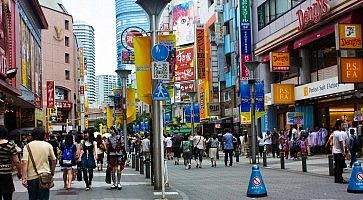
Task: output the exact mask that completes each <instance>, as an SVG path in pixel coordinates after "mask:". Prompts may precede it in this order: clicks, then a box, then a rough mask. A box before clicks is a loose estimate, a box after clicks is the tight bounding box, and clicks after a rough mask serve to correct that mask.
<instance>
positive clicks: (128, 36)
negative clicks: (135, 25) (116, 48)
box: [125, 30, 142, 48]
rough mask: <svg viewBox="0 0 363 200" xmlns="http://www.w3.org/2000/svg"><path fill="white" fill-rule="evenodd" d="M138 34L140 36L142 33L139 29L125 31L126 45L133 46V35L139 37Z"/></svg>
mask: <svg viewBox="0 0 363 200" xmlns="http://www.w3.org/2000/svg"><path fill="white" fill-rule="evenodd" d="M139 36H142V34H141V33H140V32H139V31H136V30H132V31H129V32H127V34H126V38H125V40H126V44H127V46H129V47H131V48H134V37H139Z"/></svg>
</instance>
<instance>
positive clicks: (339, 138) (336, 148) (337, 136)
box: [332, 131, 345, 154]
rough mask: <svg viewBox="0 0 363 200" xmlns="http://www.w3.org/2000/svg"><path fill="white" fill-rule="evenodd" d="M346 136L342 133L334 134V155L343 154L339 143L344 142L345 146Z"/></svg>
mask: <svg viewBox="0 0 363 200" xmlns="http://www.w3.org/2000/svg"><path fill="white" fill-rule="evenodd" d="M344 139H345V138H344V134H343V132H341V131H334V132H333V149H332V153H333V154H335V153H343V150H342V149H341V146H340V144H339V142H343V144H344Z"/></svg>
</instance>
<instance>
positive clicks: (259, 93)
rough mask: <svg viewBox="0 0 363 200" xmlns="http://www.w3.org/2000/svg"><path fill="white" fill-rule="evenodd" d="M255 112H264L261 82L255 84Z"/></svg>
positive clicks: (262, 84) (262, 85) (263, 93)
mask: <svg viewBox="0 0 363 200" xmlns="http://www.w3.org/2000/svg"><path fill="white" fill-rule="evenodd" d="M255 88H256V93H255V99H256V101H255V102H256V112H257V113H258V112H264V111H265V92H264V83H263V81H257V82H256V87H255Z"/></svg>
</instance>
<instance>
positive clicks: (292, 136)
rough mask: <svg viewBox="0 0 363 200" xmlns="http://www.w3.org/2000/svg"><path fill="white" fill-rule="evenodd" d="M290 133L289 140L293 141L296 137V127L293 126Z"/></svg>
mask: <svg viewBox="0 0 363 200" xmlns="http://www.w3.org/2000/svg"><path fill="white" fill-rule="evenodd" d="M291 133H292V134H291V141H294V138H296V137H298V135H297V134H298V133H297V130H296V128H293V129H292V131H291Z"/></svg>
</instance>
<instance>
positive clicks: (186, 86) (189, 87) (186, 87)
mask: <svg viewBox="0 0 363 200" xmlns="http://www.w3.org/2000/svg"><path fill="white" fill-rule="evenodd" d="M180 91H181V92H195V90H194V81H192V82H184V83H180Z"/></svg>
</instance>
